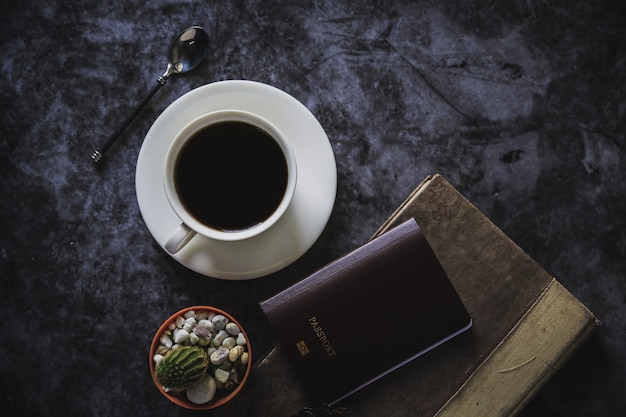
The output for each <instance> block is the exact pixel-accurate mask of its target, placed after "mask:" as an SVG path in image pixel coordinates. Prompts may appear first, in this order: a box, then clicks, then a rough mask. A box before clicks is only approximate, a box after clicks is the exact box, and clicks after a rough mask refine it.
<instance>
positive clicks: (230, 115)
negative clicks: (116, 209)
mask: <svg viewBox="0 0 626 417" xmlns="http://www.w3.org/2000/svg"><path fill="white" fill-rule="evenodd" d="M224 121H241V122H247V123H250V124H253V125H255V126H257V127H259V128H261V129H263V130H264V131H265V132H266V133H268V134H269V135H270V136H271V137H272V138H273V139H274V140H275V141H276V143H277V144H278V145H279V146H280V148H281V150H282V151H283V155H284V157H285V161H286V163H287V173H288V174H287V186H286V188H285V193H284V194H283V198H282V200H281V201H280V203H279V205H278V207H276V209H275V210H274V212H273V213H272V214H271V215H270V216H269V217H268V218H267V219H265V220H264V221H262V222H261V223H259V224H257V225H254V226H251V227H249V228H246V229H240V230H232V231H231V230H219V229H216V228H212V227H209V226H207V225H205V224H203V223H201V222H200V221H198V220H197V219H196V218H195V217H193V216H192V215H191V214H190V213H189V212H187V210H186V209H185V207H184V206H183V204H182V202H181V201H180V199H179V198H178V195H177V192H176V186H175V183H174V175H173V172H172V171H173V169H174V166H175V162H176V157H177V154H178V152H179V151H180V150H181V149H182V148H183V147H184V145H185V144H186V142H187V140H188V139H189V138H190V137H191V136H193V134H195V133H196V132H198V131H199V130H200V129H202V128H204V127H205V126H207V125H208V124H213V123H219V122H224ZM163 167H164V169H163V184H164V188H165V194H166V196H167V200H168V202H169V204H170V206H171V207H172V209H173V210H174V212H175V213H176V215H177V216H178V217H179V218H180V219H181V221H182V223H184V224H186V225H187V226H188V227H189V228H191V229H192V230H193V231H195V232H196V233H198V234H201V235H203V236H205V237H208V238H211V239H215V240H221V241H237V240H244V239H249V238H251V237H254V236H257V235H259V234H261V233H263V232H264V231H266V230H268V229H269V228H270V227H272V226H273V225H274V224H275V223H276V222H277V221H278V220H279V219H280V218H281V217H282V215H283V214H284V213H285V212H286V211H287V208H288V207H289V205H290V204H291V201H292V198H293V194H294V192H295V189H296V184H297V164H296V157H295V154H294V152H293V149H292V148H291V146H290V145H289V143H288V141H287V139H286V137H285V136H284V134H283V133H282V132H281V131H280V130H279V129H278V128H277V127H276V126H275V125H274V124H273V123H272V122H270V121H269V120H267V119H265V118H264V117H262V116H260V115H258V114H255V113H251V112H248V111H245V110H237V109H226V110H217V111H213V112H209V113H206V114H203V115H201V116H199V117H197V118H195V119H194V120H192V121H191V122H189V123H188V124H187V125H186V126H185V127H183V128H182V129H181V130H180V131H179V132H178V133H177V134H176V136H175V137H174V139H173V140H172V142H171V143H170V145H169V147H168V149H167V152H166V154H165V161H164V166H163Z"/></svg>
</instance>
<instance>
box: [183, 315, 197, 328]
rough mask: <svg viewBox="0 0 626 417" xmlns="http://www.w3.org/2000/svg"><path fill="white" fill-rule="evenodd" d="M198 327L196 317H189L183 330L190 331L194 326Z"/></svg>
mask: <svg viewBox="0 0 626 417" xmlns="http://www.w3.org/2000/svg"><path fill="white" fill-rule="evenodd" d="M194 327H196V319H195V318H193V317H189V318H188V319H187V320H185V324H183V330H185V331H187V332H190V331H191V330H193V328H194Z"/></svg>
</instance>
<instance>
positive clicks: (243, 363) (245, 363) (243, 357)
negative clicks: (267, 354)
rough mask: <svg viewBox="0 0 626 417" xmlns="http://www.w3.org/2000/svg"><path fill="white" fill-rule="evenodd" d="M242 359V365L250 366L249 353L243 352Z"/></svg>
mask: <svg viewBox="0 0 626 417" xmlns="http://www.w3.org/2000/svg"><path fill="white" fill-rule="evenodd" d="M240 358H241V364H242V365H247V364H248V359H249V356H248V352H243V353H242V354H241V356H240Z"/></svg>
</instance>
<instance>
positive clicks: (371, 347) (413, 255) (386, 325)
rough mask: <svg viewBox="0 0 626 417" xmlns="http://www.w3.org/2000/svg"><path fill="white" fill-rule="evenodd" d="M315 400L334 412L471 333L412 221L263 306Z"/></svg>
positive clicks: (457, 301) (464, 314)
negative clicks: (386, 377)
mask: <svg viewBox="0 0 626 417" xmlns="http://www.w3.org/2000/svg"><path fill="white" fill-rule="evenodd" d="M261 309H262V311H263V313H264V314H265V315H266V316H267V318H268V320H269V322H270V324H271V326H272V328H273V329H274V332H275V334H276V335H277V337H278V339H279V341H280V343H281V344H282V346H283V351H284V353H285V355H286V356H287V357H288V358H289V360H290V361H291V363H292V364H293V366H294V368H295V370H296V372H297V373H298V375H299V377H300V379H301V380H302V382H303V383H304V384H305V385H306V386H307V388H308V390H309V391H310V392H311V393H312V395H313V396H314V397H315V398H316V400H317V401H319V402H321V403H325V404H329V405H333V404H335V403H337V402H338V401H341V400H342V399H344V398H346V397H347V396H348V395H350V394H352V393H354V392H356V391H358V390H359V389H361V388H362V387H364V386H366V385H368V384H369V383H371V382H373V381H374V380H377V379H379V378H381V377H382V376H384V375H386V374H388V373H390V372H391V371H393V370H395V369H397V368H399V367H400V366H402V365H404V364H406V363H408V362H409V361H411V360H413V359H415V358H417V357H419V356H421V355H423V354H425V353H426V352H428V351H430V350H432V349H434V348H435V347H437V346H439V345H441V344H442V343H444V342H446V341H448V340H450V339H452V338H453V337H454V336H457V335H459V334H460V333H462V332H463V331H465V330H467V329H469V327H470V326H471V319H470V317H469V315H468V313H467V311H466V310H465V308H464V306H463V303H462V302H461V300H460V299H459V297H458V295H457V294H456V292H455V290H454V288H453V287H452V285H451V284H450V280H449V279H448V277H447V276H446V273H445V272H444V270H443V268H442V267H441V264H440V263H439V261H438V260H437V257H436V256H435V255H434V253H433V251H432V249H431V248H430V246H429V245H428V242H427V241H426V239H425V238H424V235H423V234H422V232H421V230H420V229H419V226H418V225H417V223H416V222H415V220H414V219H408V220H407V221H405V222H403V223H402V224H400V225H398V226H396V227H394V228H393V229H392V230H390V231H389V232H387V233H385V234H383V235H381V236H378V237H377V238H375V239H373V240H371V241H369V242H368V243H366V244H365V245H363V246H361V247H359V248H357V249H356V250H354V251H353V252H351V253H349V254H347V255H345V256H343V257H341V258H339V259H337V260H336V261H334V262H332V263H330V264H329V265H327V266H326V267H324V268H321V269H320V270H318V271H317V272H315V273H313V274H311V275H310V276H308V277H306V278H305V279H303V280H301V281H299V282H297V283H296V284H294V285H292V286H290V287H289V288H287V289H285V290H283V291H281V292H280V293H278V294H276V295H275V296H273V297H271V298H269V299H267V300H265V301H263V302H261Z"/></svg>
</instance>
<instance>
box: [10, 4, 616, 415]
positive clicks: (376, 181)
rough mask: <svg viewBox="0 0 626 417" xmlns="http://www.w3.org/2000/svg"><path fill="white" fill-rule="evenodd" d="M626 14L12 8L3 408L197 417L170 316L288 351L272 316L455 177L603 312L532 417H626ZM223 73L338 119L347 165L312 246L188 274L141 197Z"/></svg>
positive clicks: (392, 8) (483, 9) (587, 7)
mask: <svg viewBox="0 0 626 417" xmlns="http://www.w3.org/2000/svg"><path fill="white" fill-rule="evenodd" d="M625 9H626V8H625V6H624V4H623V2H620V1H609V0H605V1H594V2H588V1H555V2H543V1H534V0H530V1H518V0H514V1H507V2H493V1H458V0H445V1H400V0H397V1H393V0H390V1H372V2H365V1H361V2H358V1H341V2H338V1H325V0H320V1H303V2H292V1H279V0H272V1H260V0H256V1H255V0H239V1H193V0H155V1H151V2H140V1H133V0H125V1H124V0H114V1H102V0H83V1H77V0H69V1H57V0H50V1H40V0H32V1H14V0H9V1H6V2H3V3H2V5H0V10H1V11H2V13H1V16H2V17H1V18H0V19H1V20H2V24H1V25H0V34H1V36H0V39H1V40H0V42H1V43H0V45H1V49H0V50H1V51H2V56H1V63H2V67H1V71H0V83H1V88H0V97H1V103H2V111H1V113H0V175H1V178H2V182H1V184H2V185H1V186H0V201H1V209H0V230H1V232H0V297H1V299H0V300H1V303H0V315H1V317H2V322H1V323H2V324H1V325H0V329H1V330H0V331H1V333H0V335H1V337H0V399H1V401H2V403H3V409H5V410H8V412H10V413H12V415H23V416H30V415H32V416H35V415H37V416H41V415H48V416H61V415H66V416H67V415H70V416H76V415H85V416H86V415H93V416H120V415H134V416H138V417H139V416H148V415H150V416H161V415H163V416H165V415H167V416H174V415H181V416H182V415H191V414H192V413H190V412H187V411H185V410H182V409H178V408H176V407H175V406H173V405H171V404H170V403H169V402H167V401H166V400H165V399H164V398H162V397H161V396H160V394H159V393H158V392H157V390H156V389H155V388H154V386H153V385H152V382H151V380H150V377H149V374H148V369H147V360H148V347H149V344H150V340H151V338H152V334H153V332H154V331H155V330H156V329H157V328H158V326H159V324H160V322H161V320H163V319H164V318H165V317H166V316H168V315H170V314H171V313H173V312H175V311H177V310H179V309H180V308H183V307H186V306H189V305H194V304H210V305H215V306H217V307H220V308H223V309H225V310H227V311H229V312H231V313H232V314H233V315H235V316H236V317H237V318H238V319H239V320H240V321H241V322H243V323H245V324H246V328H247V330H248V333H249V334H250V336H251V338H252V340H253V348H254V349H255V352H258V353H259V355H258V356H260V354H261V353H262V352H264V351H267V350H268V349H269V348H271V346H272V345H273V344H274V343H275V340H274V338H273V336H272V335H271V333H270V331H269V328H268V326H267V324H266V322H265V321H264V318H263V317H262V315H261V313H260V311H259V309H258V306H257V302H258V301H259V300H261V299H263V298H265V297H267V296H269V295H271V294H273V293H274V292H276V291H277V290H279V289H281V288H283V287H284V286H286V285H288V284H290V283H292V282H295V281H296V280H298V279H300V278H302V277H303V276H304V275H306V274H307V273H309V272H311V271H313V270H314V269H317V268H319V267H320V266H322V265H324V264H325V263H327V262H329V261H331V260H333V259H334V258H336V257H338V256H340V255H342V254H344V253H346V252H348V251H349V250H351V249H353V248H354V247H356V246H357V245H359V244H361V243H363V242H365V241H366V240H367V239H368V238H369V237H370V236H371V235H372V234H373V233H374V231H375V230H376V229H377V228H378V226H379V225H380V224H381V223H382V222H383V221H384V220H385V219H386V218H387V217H388V216H389V215H390V214H391V213H392V212H393V210H394V209H395V208H396V207H397V206H398V205H399V204H400V203H401V202H402V201H403V200H404V199H405V197H406V196H407V195H408V194H409V193H410V192H411V191H412V190H413V189H414V188H415V187H416V186H417V185H418V184H419V183H420V182H421V181H422V179H424V177H426V176H427V175H429V174H433V173H441V174H442V175H444V176H445V177H446V178H447V179H448V180H449V181H450V182H451V183H452V184H453V185H455V186H456V187H457V188H458V189H459V191H461V192H462V193H463V194H464V195H465V196H466V197H467V198H468V199H469V200H470V201H472V202H473V203H474V204H475V205H476V206H477V207H478V208H480V209H481V210H482V211H483V212H484V213H485V214H486V215H487V216H488V217H489V218H490V219H491V220H492V221H494V223H496V225H498V226H499V227H500V228H502V229H503V231H504V232H505V233H507V234H508V235H509V236H510V237H511V238H512V239H513V240H514V241H515V242H516V243H518V244H519V245H520V246H521V247H522V248H523V249H524V250H526V251H527V252H528V253H529V254H530V255H531V256H532V257H534V258H535V259H537V261H538V262H539V263H540V264H541V265H543V266H544V268H545V269H546V270H547V271H548V272H550V273H551V274H553V275H554V276H556V277H557V278H558V279H559V280H560V281H561V282H562V283H563V284H564V285H565V286H566V287H567V288H568V289H569V290H570V291H571V292H572V293H574V295H576V296H577V297H578V298H579V299H580V300H581V301H582V302H584V303H585V304H586V305H587V306H588V307H589V308H590V309H591V310H592V311H593V312H594V313H596V314H597V316H598V317H599V319H600V320H601V321H602V322H603V326H602V327H601V328H600V329H599V330H598V332H597V333H596V334H595V335H594V336H593V337H592V338H591V340H590V341H589V342H588V343H586V344H585V345H584V346H583V348H582V349H581V350H580V351H579V352H578V353H577V354H576V355H575V356H574V357H573V358H572V359H571V360H570V361H569V362H568V364H567V366H566V367H565V368H564V369H562V370H561V371H560V372H559V373H557V375H556V376H555V377H554V378H553V379H552V380H551V381H550V382H549V383H548V385H547V386H546V387H545V388H544V389H543V390H542V391H541V392H540V393H539V395H538V396H537V397H536V398H535V399H534V400H533V401H532V402H531V404H530V405H529V406H528V407H527V409H526V410H525V411H524V412H523V413H522V415H524V416H539V415H549V416H592V415H594V416H600V415H601V416H618V415H620V416H621V415H624V413H625V412H626V399H625V398H624V392H626V381H625V379H626V376H625V375H626V359H625V358H626V343H625V342H626V341H625V334H626V333H625V330H626V326H625V325H624V321H625V318H626V284H625V280H624V272H625V271H626V237H625V236H626V234H625V232H626V221H625V218H624V213H625V212H626V203H625V201H626V200H625V198H624V197H625V195H624V192H625V191H626V185H625V183H624V173H625V168H626V160H625V155H624V148H625V146H626V137H625V131H626V105H625V104H624V102H625V101H624V99H625V93H626V87H625V82H626V42H625V41H626V32H625V29H624V24H623V23H624V20H625V18H626V11H625ZM191 24H199V25H202V26H204V27H205V28H206V30H207V31H208V33H209V35H210V37H211V50H210V52H209V55H208V59H207V60H206V61H205V62H204V63H203V64H202V65H201V66H200V67H199V68H198V69H197V70H196V71H194V72H193V73H190V74H187V75H185V76H181V77H176V78H175V77H172V78H171V79H170V81H169V82H168V85H167V86H166V87H164V88H163V89H162V90H161V91H160V92H159V93H158V94H157V96H156V97H155V98H154V99H153V100H152V101H151V102H150V103H149V105H148V106H147V108H146V109H145V110H144V111H143V112H142V113H141V115H140V116H139V118H138V119H137V120H136V121H135V122H134V123H133V124H132V125H131V126H130V128H129V129H128V130H127V131H126V132H125V134H124V137H123V139H122V140H121V141H120V142H119V143H117V144H116V145H114V147H113V148H112V149H111V151H110V154H108V155H107V157H106V159H105V160H103V163H102V164H101V165H99V166H95V165H94V164H93V163H92V161H91V160H90V158H89V154H90V153H91V151H92V150H93V148H94V146H96V145H97V144H99V143H101V141H102V140H103V139H104V138H106V137H107V136H108V135H109V134H110V132H111V131H112V130H113V129H114V128H115V127H116V125H117V124H118V123H119V122H121V120H122V119H123V118H124V117H125V116H126V115H127V114H129V112H130V111H131V109H132V107H133V106H134V104H135V103H136V102H137V101H138V100H140V99H141V98H142V97H143V95H144V94H145V93H146V92H147V91H148V89H149V88H150V87H151V86H152V84H153V83H154V81H155V79H156V77H157V76H158V75H160V74H161V73H162V72H163V71H164V69H165V64H166V50H167V46H168V44H169V42H170V40H171V37H172V36H173V35H174V34H175V33H177V32H179V31H180V30H182V29H184V28H185V27H187V26H190V25H191ZM224 79H249V80H255V81H261V82H264V83H267V84H271V85H273V86H276V87H278V88H280V89H283V90H284V91H286V92H288V93H290V94H291V95H293V96H294V97H296V98H297V99H298V100H300V101H301V102H302V103H303V104H304V105H305V106H307V107H308V108H309V109H310V110H311V112H312V113H313V114H314V115H315V116H316V117H317V118H318V119H319V121H320V122H321V124H322V126H324V128H325V130H326V132H327V134H328V136H329V139H330V142H331V145H332V147H333V150H334V152H335V157H336V160H337V170H338V193H337V200H336V204H335V207H334V211H333V213H332V216H331V219H330V221H329V224H328V226H327V228H326V229H325V231H324V232H323V234H322V235H321V237H320V238H319V240H318V241H317V242H316V244H315V245H314V246H313V247H312V248H311V249H310V250H309V251H308V252H307V253H306V254H305V255H304V256H303V257H302V258H300V259H299V260H297V261H296V262H295V263H293V264H292V265H291V266H289V267H287V268H285V269H283V270H281V271H279V272H277V273H275V274H272V275H271V276H268V277H264V278H260V279H256V280H251V281H244V282H230V281H223V280H218V279H214V278H207V277H204V276H201V275H199V274H196V273H194V272H192V271H190V270H188V269H186V268H185V267H183V266H181V265H180V264H178V263H177V262H175V261H174V260H172V259H171V258H170V257H169V256H168V255H167V254H165V253H164V252H163V251H162V250H161V249H160V247H159V246H158V245H157V244H156V243H155V242H154V240H153V239H152V237H151V235H150V233H149V232H148V230H147V229H146V227H145V224H144V223H143V220H142V218H141V215H140V213H139V209H138V207H137V201H136V197H135V183H134V174H135V165H136V160H137V154H138V152H139V149H140V146H141V143H142V139H143V137H144V135H145V133H146V132H147V130H148V129H149V127H150V125H151V123H152V122H153V121H154V120H155V119H156V117H158V115H159V114H160V112H162V111H163V110H164V109H165V108H166V107H167V106H168V105H169V104H170V103H171V102H173V101H174V100H175V99H176V98H178V97H180V96H181V95H183V94H184V93H186V92H188V91H189V90H191V89H193V88H195V87H198V86H201V85H204V84H207V83H210V82H213V81H219V80H224ZM258 356H257V357H258ZM207 414H208V415H210V413H207ZM253 414H254V413H253V410H251V414H250V415H253Z"/></svg>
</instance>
